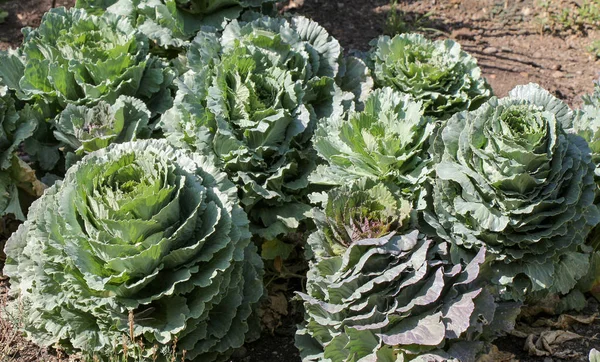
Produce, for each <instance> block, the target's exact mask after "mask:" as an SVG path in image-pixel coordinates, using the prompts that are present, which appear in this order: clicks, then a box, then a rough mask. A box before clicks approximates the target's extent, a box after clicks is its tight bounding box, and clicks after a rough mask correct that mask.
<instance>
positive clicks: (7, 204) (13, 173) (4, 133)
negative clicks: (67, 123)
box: [0, 79, 43, 220]
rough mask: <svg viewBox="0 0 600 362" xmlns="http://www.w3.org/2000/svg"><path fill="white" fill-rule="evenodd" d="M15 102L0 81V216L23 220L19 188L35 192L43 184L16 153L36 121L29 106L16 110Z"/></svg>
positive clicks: (35, 125) (34, 128)
mask: <svg viewBox="0 0 600 362" xmlns="http://www.w3.org/2000/svg"><path fill="white" fill-rule="evenodd" d="M0 81H1V79H0ZM15 103H16V102H15V100H14V99H13V97H12V94H11V93H10V92H9V91H8V88H7V87H6V86H4V85H2V83H0V216H4V215H7V214H13V215H14V216H15V217H16V218H17V219H19V220H25V215H24V212H23V210H22V209H21V203H20V201H19V189H21V192H24V191H25V192H27V193H30V194H32V195H33V196H39V195H40V194H41V193H42V192H43V185H41V184H40V183H39V182H38V181H37V179H35V176H33V177H32V175H33V171H32V170H31V169H30V168H29V166H28V165H27V164H26V163H25V162H23V161H22V160H20V159H19V157H18V156H17V150H18V148H19V145H21V143H22V142H23V141H25V140H26V139H27V138H29V137H31V136H32V135H33V133H34V131H35V130H36V127H37V121H36V119H35V118H34V117H30V116H29V115H30V113H31V107H29V106H27V107H26V108H25V109H24V110H22V111H20V112H19V111H18V110H17V107H16V105H15ZM27 179H28V180H27ZM26 184H28V185H29V187H26ZM19 187H20V188H19Z"/></svg>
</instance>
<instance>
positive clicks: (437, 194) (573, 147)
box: [425, 84, 600, 299]
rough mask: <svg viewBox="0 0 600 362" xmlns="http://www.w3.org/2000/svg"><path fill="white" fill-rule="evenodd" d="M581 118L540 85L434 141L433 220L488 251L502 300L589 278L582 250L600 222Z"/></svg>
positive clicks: (456, 120)
mask: <svg viewBox="0 0 600 362" xmlns="http://www.w3.org/2000/svg"><path fill="white" fill-rule="evenodd" d="M573 120H574V114H573V112H572V111H571V110H570V109H569V107H568V106H566V105H565V104H564V103H562V102H561V101H560V100H558V99H556V98H555V97H553V96H552V95H551V94H550V93H548V92H547V91H545V90H543V89H542V88H540V87H539V86H537V85H535V84H530V85H527V86H518V87H516V88H515V89H513V90H512V91H511V92H510V93H509V96H508V97H506V98H502V99H495V98H493V99H491V100H490V101H488V102H487V103H486V104H484V105H483V106H482V107H481V108H480V109H478V110H476V111H472V112H462V113H459V114H456V115H455V116H453V117H452V118H451V119H450V120H448V122H447V123H446V124H445V125H444V126H443V128H442V129H441V130H440V131H439V132H438V133H437V136H436V139H435V141H434V144H433V152H434V158H435V160H436V161H438V162H439V163H438V164H437V166H436V177H435V182H434V185H433V188H434V192H433V195H432V200H431V202H432V208H433V209H432V210H433V212H432V213H429V212H427V213H425V220H426V221H427V222H428V223H430V224H431V225H432V226H434V228H435V229H436V232H437V234H438V235H439V236H441V237H443V238H448V239H449V240H451V241H452V243H453V244H454V245H455V246H456V248H455V250H454V252H455V253H454V257H455V258H456V259H459V258H462V257H465V255H466V254H469V253H475V252H477V251H478V250H479V249H481V248H484V247H485V248H486V249H487V251H488V255H489V256H490V257H491V259H492V260H491V264H492V266H491V267H492V269H493V270H494V272H493V278H492V282H493V283H495V284H496V285H498V286H499V288H500V293H501V296H502V297H503V298H507V299H524V298H536V297H539V296H542V295H544V294H546V293H549V292H550V293H559V294H566V293H568V292H569V291H570V290H571V289H572V288H573V287H574V286H575V283H576V282H577V280H578V279H579V278H581V277H582V276H583V275H585V274H586V272H587V269H588V265H589V261H588V259H589V255H588V253H587V252H585V251H583V249H581V247H582V245H583V244H584V242H585V239H586V236H587V235H588V233H589V231H590V230H591V228H592V227H594V226H595V225H596V224H598V222H599V221H600V214H599V212H598V209H597V208H596V207H595V206H594V205H593V202H594V191H595V185H594V164H593V163H592V159H591V156H590V149H589V147H588V146H587V144H586V142H585V140H583V139H582V138H581V137H579V136H576V135H572V134H567V133H566V132H565V129H568V128H570V127H572V124H573Z"/></svg>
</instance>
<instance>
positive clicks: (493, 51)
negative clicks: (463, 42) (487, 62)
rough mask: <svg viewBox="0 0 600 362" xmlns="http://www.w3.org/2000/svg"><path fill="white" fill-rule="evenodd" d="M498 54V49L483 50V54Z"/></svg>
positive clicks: (488, 48)
mask: <svg viewBox="0 0 600 362" xmlns="http://www.w3.org/2000/svg"><path fill="white" fill-rule="evenodd" d="M496 53H498V48H495V47H487V48H485V49H483V54H496Z"/></svg>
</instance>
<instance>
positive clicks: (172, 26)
mask: <svg viewBox="0 0 600 362" xmlns="http://www.w3.org/2000/svg"><path fill="white" fill-rule="evenodd" d="M276 2H277V0H78V1H77V3H76V6H77V7H79V8H84V9H86V10H89V11H93V12H96V13H102V12H103V11H104V10H106V11H107V12H109V13H113V14H116V15H119V16H125V17H129V18H130V19H131V20H132V22H133V23H134V24H135V26H136V28H138V29H139V30H140V31H141V32H142V33H144V34H146V35H147V36H148V38H150V39H151V40H152V41H154V42H155V43H156V45H158V46H159V48H161V49H162V50H163V51H165V50H172V48H176V51H178V50H177V48H183V47H185V46H187V45H189V41H190V40H191V39H192V38H193V37H194V36H195V35H196V33H198V32H199V31H200V29H202V28H203V27H212V28H215V29H216V30H222V29H223V28H224V27H225V25H227V23H229V22H230V21H231V20H233V19H239V18H241V17H242V15H243V14H244V13H245V12H246V11H252V12H263V13H266V14H268V15H271V14H274V13H275V3H276ZM155 50H158V51H160V50H159V49H155Z"/></svg>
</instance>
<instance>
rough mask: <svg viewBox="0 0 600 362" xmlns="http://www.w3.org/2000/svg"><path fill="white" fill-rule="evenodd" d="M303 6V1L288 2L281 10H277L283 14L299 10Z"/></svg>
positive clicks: (291, 0)
mask: <svg viewBox="0 0 600 362" xmlns="http://www.w3.org/2000/svg"><path fill="white" fill-rule="evenodd" d="M302 6H304V0H290V1H289V2H288V3H287V4H286V5H283V6H282V7H281V9H279V13H281V14H283V13H285V12H286V11H289V10H294V9H299V8H301V7H302Z"/></svg>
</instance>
